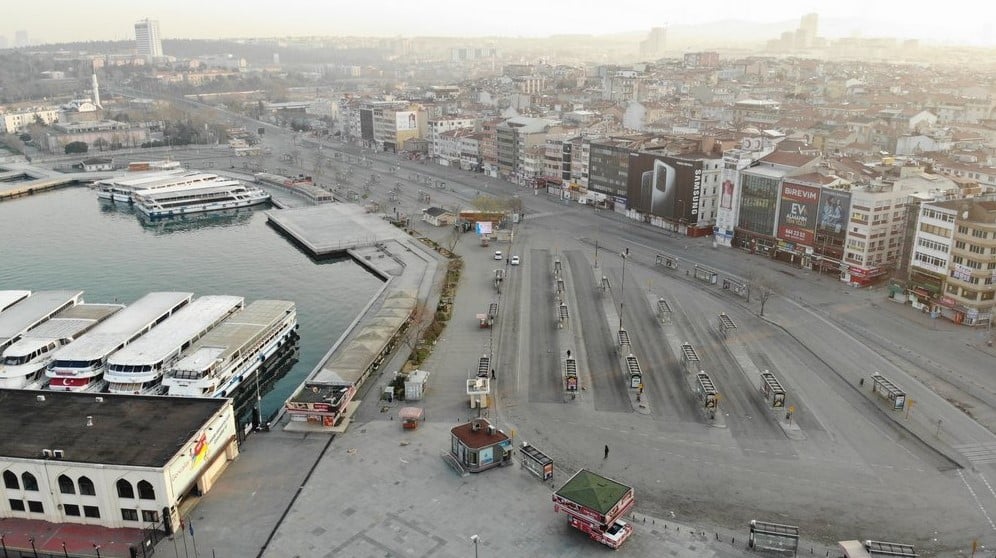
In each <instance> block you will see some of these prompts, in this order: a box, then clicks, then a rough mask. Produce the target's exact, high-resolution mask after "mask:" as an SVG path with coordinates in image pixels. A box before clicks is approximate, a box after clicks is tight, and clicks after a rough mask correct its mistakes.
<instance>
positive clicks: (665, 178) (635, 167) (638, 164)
mask: <svg viewBox="0 0 996 558" xmlns="http://www.w3.org/2000/svg"><path fill="white" fill-rule="evenodd" d="M701 187H702V161H691V160H685V159H676V158H674V157H666V156H663V155H655V154H653V153H630V157H629V179H628V183H627V188H626V190H627V195H628V197H629V205H628V207H629V209H635V210H637V211H639V212H641V213H649V214H650V215H653V216H655V217H663V218H666V219H675V220H680V219H684V220H686V221H689V222H692V223H694V222H696V221H698V213H699V195H700V193H701ZM731 203H732V201H731Z"/></svg>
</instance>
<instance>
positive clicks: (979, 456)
mask: <svg viewBox="0 0 996 558" xmlns="http://www.w3.org/2000/svg"><path fill="white" fill-rule="evenodd" d="M952 448H954V450H955V451H957V452H959V453H961V454H962V455H964V456H965V458H966V459H968V461H969V462H970V463H973V464H974V463H996V443H994V442H985V443H977V444H957V445H954V446H952Z"/></svg>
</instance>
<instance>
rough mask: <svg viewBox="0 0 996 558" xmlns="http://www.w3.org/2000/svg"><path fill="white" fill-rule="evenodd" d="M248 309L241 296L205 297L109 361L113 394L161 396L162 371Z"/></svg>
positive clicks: (107, 373) (107, 374) (108, 377)
mask: <svg viewBox="0 0 996 558" xmlns="http://www.w3.org/2000/svg"><path fill="white" fill-rule="evenodd" d="M244 306H245V299H243V298H242V297H240V296H202V297H200V298H198V299H197V300H195V301H193V302H191V303H190V304H188V305H186V306H185V307H183V308H181V309H180V310H178V311H177V312H176V313H175V314H174V315H173V317H171V318H170V319H168V320H166V321H165V322H163V323H162V324H160V325H159V326H157V327H155V328H153V330H152V331H150V332H149V333H147V334H145V335H143V336H142V337H141V339H139V340H137V341H135V342H134V343H132V344H130V345H128V346H127V347H125V348H123V349H121V350H120V351H117V352H116V353H114V354H113V355H111V356H110V358H108V359H107V370H106V371H105V372H104V380H105V381H106V382H107V384H108V385H107V390H108V391H109V392H111V393H123V394H132V395H159V393H160V392H161V391H162V377H163V372H165V371H166V369H167V367H169V366H170V365H172V364H173V362H175V361H176V360H177V359H178V358H179V357H180V354H181V353H183V351H184V350H186V349H187V348H188V347H190V345H191V344H192V343H194V342H195V341H197V340H198V339H200V338H201V337H202V336H204V334H206V333H207V332H208V331H210V330H211V329H212V328H214V327H215V326H217V325H218V324H219V323H221V322H222V321H224V320H225V318H227V317H229V316H231V315H232V313H233V312H237V311H239V310H241V309H242V308H243V307H244Z"/></svg>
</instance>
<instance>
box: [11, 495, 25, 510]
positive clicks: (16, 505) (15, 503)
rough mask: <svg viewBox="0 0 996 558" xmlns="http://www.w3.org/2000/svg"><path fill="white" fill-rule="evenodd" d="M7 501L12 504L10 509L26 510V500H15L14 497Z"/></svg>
mask: <svg viewBox="0 0 996 558" xmlns="http://www.w3.org/2000/svg"><path fill="white" fill-rule="evenodd" d="M7 503H9V504H10V509H12V510H14V511H24V502H22V501H20V500H15V499H14V498H11V499H10V500H7Z"/></svg>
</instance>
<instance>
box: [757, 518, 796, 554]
mask: <svg viewBox="0 0 996 558" xmlns="http://www.w3.org/2000/svg"><path fill="white" fill-rule="evenodd" d="M747 546H748V547H750V548H753V549H754V550H773V551H776V552H791V553H792V556H795V555H796V553H797V552H798V551H799V528H798V527H796V526H794V525H782V524H781V523H769V522H767V521H758V520H756V519H752V520H751V522H750V535H749V536H748V538H747Z"/></svg>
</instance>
